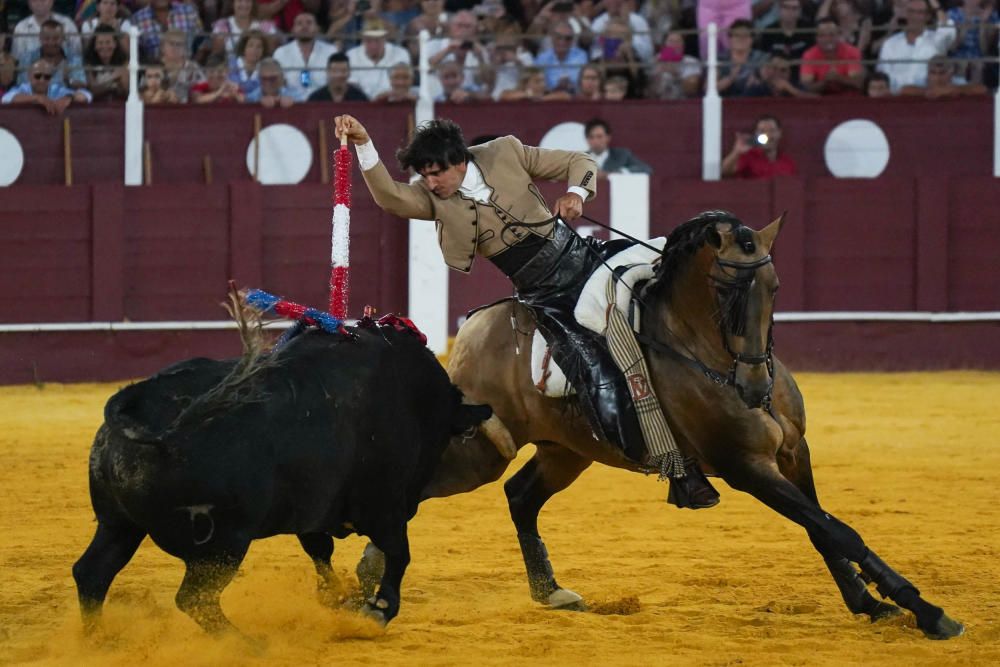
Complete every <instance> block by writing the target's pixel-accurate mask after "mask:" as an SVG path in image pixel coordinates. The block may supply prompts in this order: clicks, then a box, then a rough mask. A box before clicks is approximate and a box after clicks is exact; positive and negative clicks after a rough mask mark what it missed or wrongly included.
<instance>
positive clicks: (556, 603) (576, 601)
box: [546, 588, 587, 611]
mask: <svg viewBox="0 0 1000 667" xmlns="http://www.w3.org/2000/svg"><path fill="white" fill-rule="evenodd" d="M546 604H548V606H549V608H550V609H558V610H559V611H587V603H586V602H584V601H583V597H581V596H580V594H579V593H574V592H573V591H571V590H569V589H568V588H560V589H558V590H556V591H555V592H553V593H552V594H551V595H549V599H548V600H547V601H546Z"/></svg>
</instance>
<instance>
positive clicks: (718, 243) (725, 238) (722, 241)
mask: <svg viewBox="0 0 1000 667" xmlns="http://www.w3.org/2000/svg"><path fill="white" fill-rule="evenodd" d="M705 240H706V241H708V242H709V243H710V244H711V245H712V247H714V248H715V249H716V250H723V249H724V247H728V246H729V244H730V243H732V242H733V234H732V232H730V231H729V230H726V231H720V230H719V227H718V225H709V226H708V228H707V229H706V230H705Z"/></svg>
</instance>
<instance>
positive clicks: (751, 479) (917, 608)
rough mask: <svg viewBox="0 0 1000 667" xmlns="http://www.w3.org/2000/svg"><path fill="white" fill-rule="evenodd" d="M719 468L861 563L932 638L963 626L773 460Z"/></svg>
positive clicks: (820, 545) (820, 542) (823, 545)
mask: <svg viewBox="0 0 1000 667" xmlns="http://www.w3.org/2000/svg"><path fill="white" fill-rule="evenodd" d="M719 471H720V473H721V474H722V477H723V479H725V480H726V482H727V483H728V484H729V485H730V486H732V487H733V488H735V489H738V490H740V491H744V492H746V493H749V494H751V495H753V496H754V497H755V498H757V499H758V500H760V501H761V502H763V503H764V504H765V505H767V506H768V507H770V508H771V509H773V510H775V511H776V512H778V513H779V514H781V515H782V516H785V517H786V518H788V519H791V520H792V521H794V522H795V523H797V524H799V525H800V526H802V527H803V528H805V529H806V531H807V532H809V534H810V536H811V537H812V538H813V542H814V544H815V545H816V548H817V549H818V550H819V552H820V553H822V554H825V555H828V556H830V557H832V558H835V559H838V562H839V559H840V558H843V559H846V560H848V561H851V562H854V563H858V565H860V567H861V571H862V572H863V573H864V574H865V575H866V576H867V577H868V578H869V579H871V580H872V581H874V582H875V585H876V588H877V589H878V591H879V593H880V594H882V596H883V597H888V598H890V599H892V600H893V602H895V603H896V604H898V605H899V606H901V607H903V608H904V609H909V610H910V611H911V612H913V615H914V616H915V617H916V619H917V627H918V628H920V629H921V630H922V631H923V632H924V634H925V635H927V636H928V637H930V638H931V639H948V638H951V637H957V636H958V635H960V634H962V633H963V632H965V628H964V627H963V626H962V624H961V623H959V622H957V621H955V620H953V619H951V618H949V617H948V615H947V614H945V613H944V611H943V610H942V609H941V608H940V607H937V606H935V605H933V604H931V603H929V602H927V601H926V600H924V599H923V598H922V597H920V591H918V590H917V588H916V587H915V586H914V585H913V584H911V583H910V582H909V581H907V580H906V579H904V578H903V577H902V576H900V575H899V574H898V573H897V572H896V571H895V570H893V569H892V568H891V567H889V566H888V565H887V564H886V563H884V562H883V561H882V559H880V558H879V557H878V556H877V555H876V554H875V552H874V551H872V550H871V549H869V548H868V547H867V546H866V545H865V543H864V541H862V539H861V537H860V536H859V535H858V534H857V533H856V532H854V530H853V529H852V528H851V527H850V526H848V525H847V524H845V523H843V522H841V521H839V520H838V519H836V518H834V517H833V516H832V515H831V514H828V513H827V512H825V511H823V509H822V508H821V507H820V506H819V505H818V504H817V503H815V502H813V501H812V500H810V499H809V498H807V497H806V496H805V495H803V493H802V492H801V491H800V490H799V489H798V488H796V487H795V485H793V484H792V483H791V482H789V481H788V480H787V479H786V478H785V477H783V476H782V475H781V473H780V471H779V470H778V467H777V464H776V463H775V462H774V461H773V460H771V461H768V460H763V459H754V460H752V461H743V462H737V461H733V462H729V463H728V464H727V465H726V466H724V467H723V468H720V470H719ZM852 569H853V568H852Z"/></svg>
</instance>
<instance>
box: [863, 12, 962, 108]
mask: <svg viewBox="0 0 1000 667" xmlns="http://www.w3.org/2000/svg"><path fill="white" fill-rule="evenodd" d="M930 7H932V8H933V9H934V11H935V12H936V13H937V28H936V29H928V28H927V19H928V16H929V14H930V9H929V8H928V3H927V2H926V1H925V0H909V2H907V3H906V28H905V29H904V30H903V32H899V33H896V34H895V35H893V36H892V37H890V38H889V39H887V40H885V42H884V43H883V44H882V48H881V50H879V54H878V60H879V63H878V67H877V68H876V69H878V71H880V72H885V73H886V74H888V75H889V86H890V88H891V89H892V92H893V93H897V92H899V89H900V88H902V87H903V86H925V85H927V61H928V60H930V59H931V58H933V57H934V56H939V55H943V54H944V53H946V52H947V51H948V47H949V46H951V43H952V42H954V41H955V36H956V34H957V31H956V30H955V24H954V23H953V22H952V21H951V20H949V19H948V16H947V15H946V14H945V13H944V11H943V10H942V9H941V5H940V4H938V0H930ZM894 60H899V61H906V60H910V61H914V62H893V61H894Z"/></svg>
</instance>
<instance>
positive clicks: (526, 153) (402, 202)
mask: <svg viewBox="0 0 1000 667" xmlns="http://www.w3.org/2000/svg"><path fill="white" fill-rule="evenodd" d="M469 150H470V151H471V152H472V155H473V156H474V161H475V164H476V166H477V167H478V168H479V170H480V171H481V172H482V174H483V180H484V181H485V182H486V184H487V185H488V186H489V187H490V188H492V190H493V193H492V195H491V196H490V201H489V202H488V203H482V202H477V201H475V200H474V199H472V198H470V197H467V196H465V195H463V194H462V193H461V192H457V193H455V194H454V195H452V196H451V197H449V198H448V199H440V198H438V197H437V196H436V195H434V193H432V192H431V191H430V190H429V189H428V188H427V185H426V184H425V183H424V181H423V179H420V180H417V181H416V182H414V183H413V184H412V185H408V184H405V183H398V182H396V181H394V180H392V177H391V176H390V175H389V172H388V170H387V169H386V168H385V165H384V164H382V162H379V163H378V164H376V165H375V166H374V167H372V168H371V169H369V170H368V171H366V172H364V177H365V182H366V183H367V184H368V189H369V190H371V193H372V196H373V197H374V198H375V203H377V204H378V205H379V206H380V207H381V208H382V209H383V210H385V211H387V212H389V213H392V214H394V215H398V216H400V217H403V218H415V219H418V220H434V221H435V223H436V224H437V231H438V243H439V244H440V245H441V252H442V254H443V255H444V261H445V263H446V264H447V265H448V266H450V267H451V268H453V269H457V270H459V271H466V272H468V271H469V270H470V269H471V268H472V262H473V260H474V259H475V257H476V254H480V255H482V256H484V257H492V256H493V255H496V254H499V253H501V252H503V251H504V250H506V249H507V246H508V244H511V243H516V242H517V241H518V240H520V239H522V238H524V236H525V235H526V234H529V233H530V234H538V235H540V236H547V235H548V234H549V233H550V232H551V231H552V223H549V224H547V225H544V226H541V227H530V228H528V227H519V226H516V225H515V226H513V227H511V228H510V229H507V230H506V232H505V228H507V227H508V226H509V225H510V224H511V223H518V222H522V223H533V222H541V221H544V220H548V219H549V218H551V217H552V213H551V211H549V207H548V205H547V204H546V203H545V199H544V197H542V195H541V193H540V192H539V191H538V188H537V187H535V184H534V183H533V182H532V180H533V179H535V178H538V179H544V180H555V179H565V180H566V181H567V182H568V184H569V185H570V186H574V185H575V186H578V187H581V188H584V189H585V190H587V192H588V197H587V199H588V200H590V199H593V198H594V195H595V194H596V187H597V183H596V181H597V165H595V164H594V160H593V159H592V158H591V157H590V156H589V155H585V154H583V153H576V152H573V151H560V150H547V149H544V148H534V147H532V146H525V145H524V144H522V143H521V142H520V141H518V140H517V139H516V138H515V137H511V136H507V137H501V138H499V139H495V140H493V141H491V142H489V143H486V144H483V145H481V146H472V147H471V148H470V149H469Z"/></svg>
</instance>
